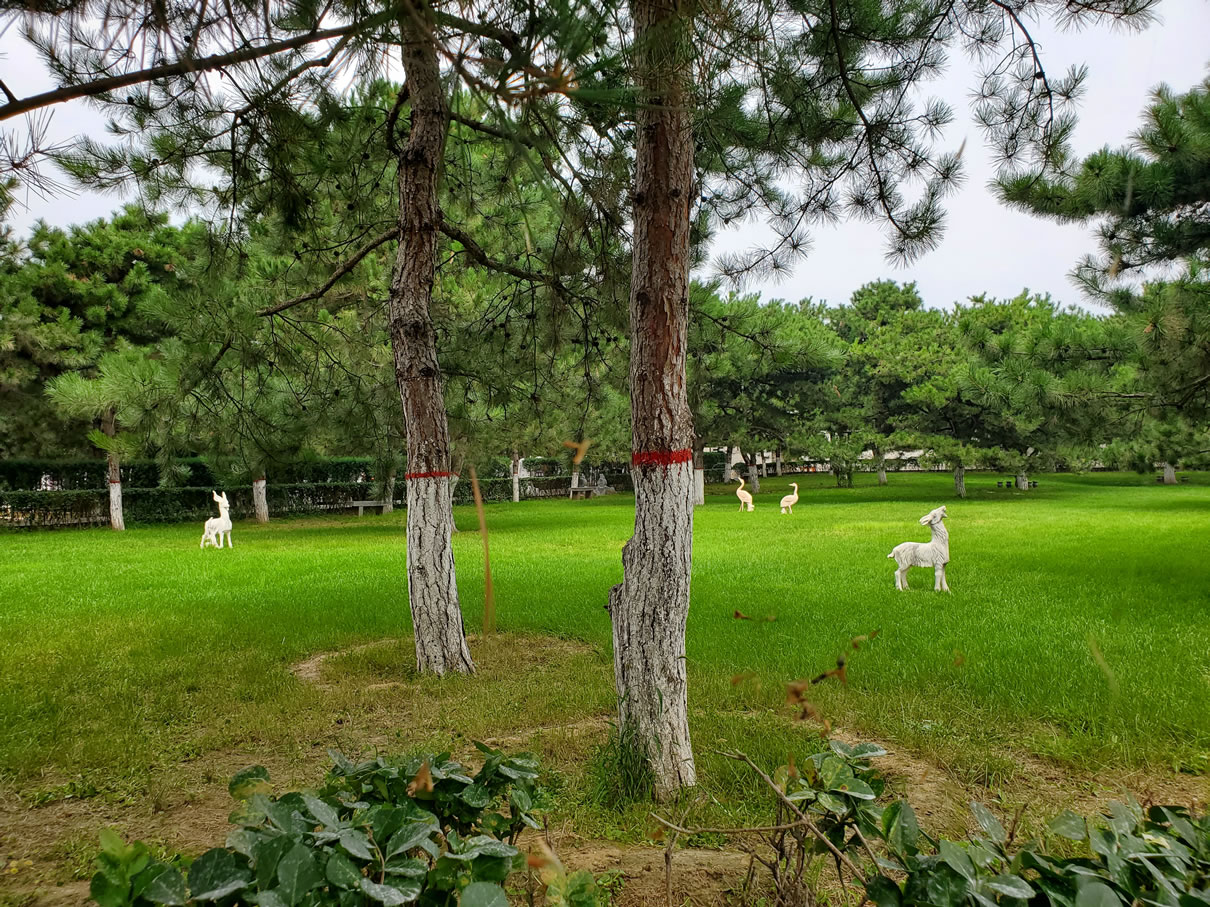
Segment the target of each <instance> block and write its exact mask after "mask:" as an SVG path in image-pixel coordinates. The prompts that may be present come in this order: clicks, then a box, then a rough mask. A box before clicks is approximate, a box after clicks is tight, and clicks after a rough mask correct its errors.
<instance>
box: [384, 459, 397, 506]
mask: <svg viewBox="0 0 1210 907" xmlns="http://www.w3.org/2000/svg"><path fill="white" fill-rule="evenodd" d="M382 512H383V513H394V512H395V470H394V468H392V469H391V470H390V471H389V472H387V480H386V481H385V482H384V483H383V485H382Z"/></svg>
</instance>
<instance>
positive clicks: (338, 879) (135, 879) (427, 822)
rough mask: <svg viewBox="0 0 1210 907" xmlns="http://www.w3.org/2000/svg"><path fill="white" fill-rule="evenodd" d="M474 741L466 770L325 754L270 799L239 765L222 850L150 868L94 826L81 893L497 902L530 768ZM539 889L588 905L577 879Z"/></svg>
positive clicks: (318, 901) (113, 905)
mask: <svg viewBox="0 0 1210 907" xmlns="http://www.w3.org/2000/svg"><path fill="white" fill-rule="evenodd" d="M476 746H477V747H478V748H479V750H480V751H481V752H482V753H483V755H484V762H483V765H482V767H481V768H480V769H479V770H478V772H476V773H475V774H474V775H471V774H469V773H468V772H467V770H466V769H464V767H463V766H462V765H460V764H459V763H457V762H454V761H451V760H450V758H449V754H448V753H442V754H437V755H424V756H412V757H407V758H397V759H386V758H381V757H380V758H377V759H374V760H372V761H369V762H363V763H360V764H354V763H352V762H350V761H348V760H347V759H345V758H344V757H343V756H341V755H340V754H339V753H331V754H330V755H331V756H332V760H333V767H332V769H331V771H330V772H329V774H328V777H327V779H326V781H325V783H324V785H323V787H322V788H321V789H320V790H318V791H316V792H314V793H287V794H282V795H281V796H276V797H275V796H273V795H272V794H271V788H270V784H269V774H268V772H267V771H266V770H265V769H264V768H261V767H260V766H256V767H253V768H250V769H245V770H244V771H242V772H240V773H239V774H237V775H236V776H235V777H234V778H232V780H231V785H230V790H231V793H232V795H233V796H234V797H236V799H237V800H239V801H240V805H239V806H238V808H237V809H236V810H235V812H233V813H232V814H231V821H232V822H233V823H234V824H235V825H237V826H238V828H236V829H235V830H234V831H232V832H231V834H230V835H228V836H227V844H226V846H225V847H216V848H214V849H212V850H208V851H207V852H206V853H204V854H202V855H201V856H200V857H198V858H197V859H196V860H194V861H193V862H192V863H186V861H184V860H179V859H178V860H174V861H172V862H164V861H159V860H156V859H154V858H153V857H152V856H151V854H150V852H149V851H148V849H147V848H146V847H145V846H144V845H143V844H141V843H138V842H136V843H134V844H129V845H128V844H126V843H124V842H123V841H122V840H121V839H120V838H119V837H118V836H117V835H116V834H114V833H112V832H106V833H104V834H103V835H102V838H101V845H102V850H101V853H100V855H99V856H98V858H97V866H98V871H97V873H96V875H95V876H93V879H92V886H91V893H92V897H93V899H94V900H95V901H96V902H97V903H98V904H99V905H101V907H146V905H157V904H163V905H184V904H202V903H212V902H220V903H222V904H224V905H247V904H257V905H260V907H283V905H285V907H299V905H303V907H321V905H324V907H326V905H338V907H352V905H367V907H368V905H376V904H383V905H388V907H389V905H400V904H413V903H414V904H417V905H422V907H455V905H461V907H507V905H508V900H507V897H506V895H505V892H504V888H503V887H502V885H503V882H504V881H505V880H506V879H507V878H508V877H509V875H510V874H512V873H513V872H515V871H517V870H519V869H521V868H523V867H524V866H525V864H526V861H525V858H524V856H523V855H522V854H521V853H520V851H519V850H518V849H517V847H516V846H515V844H516V839H517V836H518V834H519V833H520V832H521V830H522V829H523V828H525V827H526V826H532V827H536V826H537V823H536V822H535V820H534V818H533V816H532V814H531V813H532V810H533V808H534V801H535V797H536V796H537V790H536V786H535V782H536V780H537V777H538V765H537V761H536V760H535V759H534V758H533V757H532V756H529V755H527V754H520V755H513V756H509V755H506V754H504V753H502V752H500V751H498V750H494V749H491V748H490V747H487V746H484V745H482V744H476ZM556 882H557V883H558V884H556ZM589 883H591V877H589ZM551 887H552V889H555V891H554V894H555V895H556V896H557V899H556V902H559V899H561V902H562V903H563V904H566V905H567V907H594V905H595V903H596V899H595V893H594V891H593V889H592V888H591V885H589V887H588V888H587V889H586V888H585V883H584V879H583V878H581V877H579V876H578V875H577V876H574V877H568V876H566V875H564V874H560V877H559V878H558V879H556V880H553V881H552V886H551Z"/></svg>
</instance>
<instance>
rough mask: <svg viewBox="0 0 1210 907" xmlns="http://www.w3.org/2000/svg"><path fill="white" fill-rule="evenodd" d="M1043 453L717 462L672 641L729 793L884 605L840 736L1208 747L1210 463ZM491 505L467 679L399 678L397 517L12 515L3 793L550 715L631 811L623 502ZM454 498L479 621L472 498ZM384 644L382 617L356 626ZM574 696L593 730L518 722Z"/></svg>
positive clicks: (1147, 760)
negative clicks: (854, 467) (939, 548)
mask: <svg viewBox="0 0 1210 907" xmlns="http://www.w3.org/2000/svg"><path fill="white" fill-rule="evenodd" d="M1039 478H1040V481H1039V487H1038V488H1037V489H1034V490H1031V491H1030V492H1028V493H1018V492H1013V491H1005V490H1001V489H996V488H995V487H994V485H995V478H994V477H991V476H985V475H979V474H974V475H971V476H970V477H969V479H968V486H969V489H970V497H969V498H968V499H967V500H965V501H959V500H956V499H955V498H953V495H952V484H951V481H950V479H949V477H948V476H947V475H936V474H926V475H892V476H891V483H890V484H889V485H888V486H887V487H885V488H879V487H877V486H875V485H874V484H873V477H872V476H865V475H862V476H858V487H857V488H855V489H851V490H840V489H836V488H834V487H833V488H830V487H828V482H829V479H828V478H827V477H824V476H811V477H809V478H807V479H805V481H804V485H803V488H802V492H801V493H802V497H801V500H800V502H799V504H798V506H797V508H796V511H795V513H794V515H793V516H792V517H788V516H782V515H780V514H779V513H778V508H777V500H778V498H779V497H780V495H781V494H782V493H784V492H785V491H787V490H788V484H787V483H788V479H786V480H773V479H770V480H767V481H766V482H765V483H764V489H763V493H762V494H761V495H760V496H758V498H757V509H756V511H755V512H754V513H751V514H746V513H745V514H740V513H737V512H736V510H737V502H736V500H735V498H734V495H733V494H730V493H729V490H728V489H727V488H725V487H719V488H716V489H713V490H714V491H716V492H718V493H717V494H714V495H712V496H710V497H708V499H707V505H706V507H704V508H700V509H699V510H698V512H697V517H696V528H695V539H694V555H695V557H694V577H693V602H692V609H691V612H690V617H689V629H688V659H689V679H690V700H691V701H690V706H691V714H692V731H693V734H694V741H695V745H696V748H697V749H698V751H699V753H700V757H699V758H700V771H701V774H702V786H703V790H704V791H706V792H707V793H708V794H709V795H710V796H711V797H713V799H714V801H715V803H716V806H717V808H719V809H722V808H723V806H722V805H723V804H724V803H727V802H728V800H727V798H728V797H732V796H734V795H737V794H740V795H742V794H743V792H744V791H746V790H750V789H752V788H750V787H747V786H746V785H747V784H748V782H747V780H746V779H743V778H741V777H740V776H739V773H738V772H737V771H736V770H735V769H734V768H733V767H732V766H731V765H730V764H729V763H726V762H725V760H722V759H720V758H718V757H716V756H713V755H712V750H713V749H714V748H716V747H718V746H719V745H720V744H726V745H734V746H740V745H742V746H745V747H747V748H748V749H749V751H750V752H753V753H754V754H758V755H759V756H760V757H761V758H764V759H767V760H770V761H772V760H777V759H784V758H785V754H786V753H787V751H788V750H789V749H792V748H794V747H809V746H812V745H817V741H818V738H817V730H818V727H817V726H816V725H813V724H811V723H810V722H803V723H796V722H794V721H792V720H789V716H791V715H792V714H793V712H792V710H791V709H790V707H789V706H787V705H786V704H785V702H784V691H785V683H786V682H787V681H791V680H795V679H798V678H802V677H807V676H812V675H815V674H817V673H820V672H821V671H823V670H826V669H827V668H829V667H831V666H832V665H833V664H834V662H835V659H836V657H837V656H838V655H839V654H841V653H843V652H846V651H847V650H848V646H849V640H850V639H851V638H852V637H854V636H857V635H859V634H867V633H869V632H870V631H872V630H875V629H879V630H880V631H881V632H880V634H879V635H878V637H877V638H876V639H874V640H873V641H872V642H870V643H869V644H867V645H865V646H864V647H862V648H861V650H860V651H859V652H849V655H850V661H849V670H848V677H849V685H848V687H847V688H843V689H842V688H841V687H839V686H837V685H829V684H824V685H821V686H820V687H818V688H816V689H815V690H814V691H813V695H814V702H815V704H816V706H817V707H818V708H819V710H820V712H821V713H822V714H824V715H825V716H827V717H828V718H829V719H830V720H831V721H832V722H833V723H834V725H835V726H836V727H837V728H838V729H844V731H845V732H846V733H850V734H852V735H854V736H862V735H865V736H873V737H876V738H877V739H879V740H883V741H894V742H895V743H897V744H898V745H900V746H902V747H904V748H906V749H909V750H910V751H912V752H914V753H919V754H923V755H924V756H925V757H927V758H929V759H931V760H933V761H934V762H935V763H936V764H938V765H941V766H943V767H944V768H945V770H946V771H947V772H949V773H950V774H951V775H952V776H954V777H956V778H958V779H959V780H962V781H964V782H970V783H976V784H979V785H982V786H984V787H987V788H992V789H994V788H995V787H996V786H997V785H999V784H1000V783H1001V782H1006V781H1007V780H1008V779H1010V778H1011V777H1012V775H1013V774H1014V772H1015V771H1016V766H1017V765H1018V764H1019V762H1020V759H1021V758H1022V757H1042V758H1043V759H1044V760H1045V761H1047V762H1048V763H1049V764H1055V765H1060V766H1063V767H1064V770H1070V771H1074V772H1082V773H1096V772H1114V771H1122V772H1124V771H1135V772H1138V771H1142V772H1145V773H1149V774H1153V775H1162V774H1165V773H1169V774H1170V773H1171V772H1172V771H1173V770H1174V769H1176V770H1182V771H1184V772H1186V773H1192V774H1193V775H1203V776H1204V775H1205V773H1206V772H1207V771H1208V770H1210V766H1208V764H1207V757H1206V753H1207V751H1208V750H1210V556H1208V550H1207V547H1208V546H1207V542H1208V538H1207V530H1208V529H1210V477H1206V476H1194V477H1193V481H1192V482H1191V483H1190V484H1188V485H1181V486H1177V487H1158V486H1156V485H1155V484H1154V482H1153V480H1152V479H1151V478H1150V477H1137V476H1132V475H1095V476H1041V477H1039ZM941 503H944V504H947V505H948V506H949V514H950V516H949V520H948V526H949V528H950V533H951V557H952V561H951V567H950V569H949V573H948V576H949V582H950V586H951V587H952V589H953V593H952V594H951V595H948V596H946V595H941V594H935V593H933V592H932V573H931V571H925V570H914V571H913V572H912V575H911V581H912V583H913V589H912V590H911V591H910V592H908V593H897V592H896V591H895V589H894V585H893V579H892V576H893V562H891V561H889V560H887V553H888V552H889V551H890V550H891V548H892V547H893V546H894V545H896V544H897V543H899V542H901V541H905V540H926V539H927V533H926V532H925V531H924V530H923V528H922V527H920V526H919V525H918V524H917V522H916V521H917V519H918V518H919V517H920V516H921V515H922V514H923V513H925V512H926V511H927V510H930V509H931V508H932V507H934V506H937V505H938V504H941ZM487 520H488V526H489V529H490V531H491V545H492V572H493V577H494V579H495V588H496V601H497V610H498V621H499V627H500V629H501V631H503V632H504V634H505V635H504V636H503V637H501V638H500V639H499V640H496V641H481V640H475V641H473V642H472V652H473V653H474V654H475V656H476V658H477V660H478V662H479V665H480V673H479V675H478V676H476V677H473V678H454V679H448V680H444V681H437V680H433V679H431V678H416V677H414V676H412V670H411V664H412V653H411V644H410V640H409V639H407V638H406V637H407V634H408V632H409V620H408V608H407V598H406V587H405V578H404V569H403V568H404V547H403V541H404V540H403V514H402V513H396V514H394V515H391V516H387V517H365V518H362V519H358V518H356V517H336V518H313V519H299V520H289V521H287V520H281V521H274V522H272V523H270V524H269V525H268V526H263V527H262V526H256V525H254V524H244V523H241V524H237V525H236V527H235V531H234V533H233V541H234V543H235V548H234V550H231V551H223V552H221V553H220V552H216V551H213V550H207V551H205V552H201V551H199V550H198V548H197V544H198V539H199V538H200V534H201V528H200V526H193V525H174V526H155V527H146V528H134V529H131V530H128V531H127V532H125V533H122V534H117V533H111V532H107V531H101V530H92V531H69V532H44V533H20V534H16V533H10V534H3V535H0V798H2V797H3V796H4V795H5V794H8V795H11V796H13V797H15V798H18V799H19V802H20V804H21V805H20V809H21V810H29V809H34V808H36V807H37V805H38V804H41V803H48V802H54V801H62V800H64V799H65V798H71V799H77V800H78V799H81V798H84V799H87V798H90V797H99V798H102V799H105V800H107V801H108V802H114V803H122V802H127V803H131V802H141V801H146V800H151V801H154V800H156V799H157V798H159V799H163V800H165V801H172V799H173V796H174V793H173V792H174V791H176V790H178V789H180V788H182V787H183V786H188V785H193V786H194V788H196V787H198V786H205V785H206V784H212V785H217V786H218V787H219V788H220V789H221V787H222V784H221V781H219V780H216V779H217V778H218V775H219V774H221V773H222V772H223V771H225V770H227V769H232V768H239V767H241V765H243V764H247V763H248V762H253V761H261V762H265V763H266V764H271V765H279V766H282V768H281V770H283V771H286V772H290V771H297V772H298V773H299V774H302V775H305V774H306V773H307V772H310V773H311V776H312V777H314V774H315V771H316V769H315V768H314V764H315V762H316V760H318V759H322V752H323V749H324V747H326V746H331V745H338V746H342V747H344V748H346V749H357V748H358V747H362V748H364V747H369V746H381V747H387V748H394V749H403V748H407V747H411V746H416V745H420V744H431V745H437V746H440V745H443V744H444V745H445V746H449V745H450V739H451V736H452V735H455V734H458V735H461V736H460V737H459V739H469V738H472V737H486V738H494V739H504V740H509V739H512V738H513V737H515V738H516V740H517V741H518V742H524V743H527V744H528V743H533V742H534V741H535V738H538V739H537V742H536V743H535V745H536V746H537V747H538V748H539V749H541V750H542V751H543V753H544V755H546V756H547V758H548V760H551V761H553V762H554V763H556V765H560V766H562V768H561V771H562V774H561V775H560V779H561V780H560V781H559V782H558V783H559V784H561V785H562V788H561V789H562V792H563V793H562V796H563V798H564V801H565V803H566V812H567V815H568V816H571V817H572V818H573V820H574V821H576V822H579V823H581V825H582V826H583V827H584V828H586V829H589V830H590V831H592V832H593V833H604V834H610V835H620V836H625V835H627V834H636V833H640V832H639V831H637V830H636V829H639V828H640V826H641V825H642V816H643V810H642V808H641V807H639V808H636V810H635V811H633V812H632V813H626V812H625V811H623V812H622V813H616V812H612V811H606V810H603V809H600V808H598V805H594V803H595V801H594V799H593V794H592V791H593V786H594V778H596V779H597V780H598V781H599V776H600V774H601V768H600V766H599V765H598V766H597V767H596V768H595V769H594V766H593V764H592V759H593V757H592V752H593V747H594V746H596V745H597V744H598V743H599V742H600V740H601V739H603V736H604V734H605V732H606V724H605V722H606V721H607V719H608V717H609V716H610V715H611V714H612V707H613V690H612V662H611V655H610V627H609V620H608V615H607V614H606V612H605V610H604V608H603V605H604V603H605V601H606V596H607V592H608V589H609V587H610V586H611V585H612V584H613V583H616V582H618V581H619V580H620V579H621V569H622V568H621V549H622V545H623V543H624V542H625V540H626V539H627V538H628V537H629V534H630V530H631V528H632V521H633V500H632V499H631V498H629V497H626V496H616V497H609V498H603V499H598V500H594V501H590V502H566V501H546V502H527V503H523V504H520V505H512V504H492V505H489V506H488V509H487ZM457 521H458V524H459V526H460V528H461V529H462V530H463V531H462V532H461V533H460V534H459V535H458V536H456V538H455V554H456V558H457V563H458V579H459V587H460V591H461V595H462V602H463V606H464V612H465V615H466V621H467V628H468V632H472V633H475V632H477V630H478V625H479V618H480V615H481V612H482V601H483V564H482V556H481V548H480V543H479V538H478V535H477V533H475V532H474V531H471V530H473V529H474V527H475V526H476V525H477V524H476V521H475V514H474V511H473V510H472V509H469V508H466V509H460V510H459V512H458V514H457ZM737 610H739V611H741V612H743V613H744V614H747V615H751V616H754V617H758V618H761V617H766V616H773V617H775V618H776V620H774V621H742V620H737V619H735V617H734V616H733V615H734V612H735V611H737ZM383 639H397V640H399V641H398V642H397V643H391V644H387V645H379V646H368V647H363V648H356V647H357V646H359V645H360V644H365V643H372V642H375V641H379V640H383ZM327 651H344V652H345V654H344V655H340V656H337V657H335V658H332V659H329V660H328V661H326V662H324V663H323V664H322V665H320V666H318V667H317V668H316V671H315V672H314V673H315V678H314V679H316V680H317V682H311V681H308V680H307V679H305V678H304V679H300V678H299V677H297V676H296V675H295V673H292V671H291V666H292V665H296V664H297V663H299V662H301V661H304V660H306V659H307V658H309V657H311V656H313V655H315V654H316V653H319V652H327ZM576 722H589V723H590V724H591V723H592V722H596V725H595V726H596V727H597V729H598V730H599V731H600V732H599V733H595V732H594V733H593V734H589V735H588V742H587V743H586V742H583V741H582V740H579V738H575V739H573V738H574V735H572V734H571V733H570V732H568V733H567V734H564V735H563V736H560V735H559V734H558V733H555V732H551V733H547V734H545V736H543V735H542V734H539V733H537V732H536V731H535V729H540V728H551V727H561V726H562V727H565V726H567V725H574V724H575V723H576ZM812 741H815V743H812ZM455 746H457V744H455ZM14 802H15V801H14ZM712 808H713V807H712ZM16 809H17V808H16V807H14V811H12V812H10V813H8V815H9V816H10V818H11V816H13V815H15V814H16ZM4 816H5V814H4V813H2V812H0V821H3V820H4ZM64 859H66V858H64Z"/></svg>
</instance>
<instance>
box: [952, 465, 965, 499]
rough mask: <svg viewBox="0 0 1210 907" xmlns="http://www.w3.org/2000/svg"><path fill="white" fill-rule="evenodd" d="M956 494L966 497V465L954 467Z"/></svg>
mask: <svg viewBox="0 0 1210 907" xmlns="http://www.w3.org/2000/svg"><path fill="white" fill-rule="evenodd" d="M954 494H956V495H958V497H960V498H964V497H966V467H965V466H955V467H954Z"/></svg>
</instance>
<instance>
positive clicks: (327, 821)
mask: <svg viewBox="0 0 1210 907" xmlns="http://www.w3.org/2000/svg"><path fill="white" fill-rule="evenodd" d="M302 798H303V802H304V803H306V804H307V809H308V810H309V811H310V813H311V815H312V816H314V817H315V821H316V822H318V823H319V824H320V825H322V826H323V827H324V828H340V827H341V826H342V825H343V824H344V823H342V822H341V821H340V814H339V813H337V812H336V810H335V809H333V808H332V807H331V806H330V805H328V804H327V803H325V802H324V801H323V800H321V799H319V797H315V796H312V795H311V794H303V795H302Z"/></svg>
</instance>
